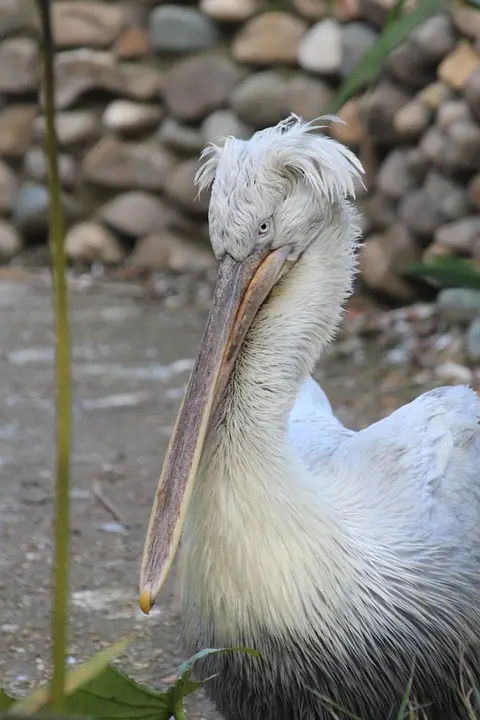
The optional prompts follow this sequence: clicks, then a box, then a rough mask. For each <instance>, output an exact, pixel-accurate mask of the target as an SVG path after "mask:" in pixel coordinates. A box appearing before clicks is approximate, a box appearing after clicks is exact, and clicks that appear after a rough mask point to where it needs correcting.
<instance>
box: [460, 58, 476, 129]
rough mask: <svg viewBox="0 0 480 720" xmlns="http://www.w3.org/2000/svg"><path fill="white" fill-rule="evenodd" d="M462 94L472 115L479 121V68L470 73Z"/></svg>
mask: <svg viewBox="0 0 480 720" xmlns="http://www.w3.org/2000/svg"><path fill="white" fill-rule="evenodd" d="M463 94H464V97H465V100H466V101H467V103H468V105H469V107H470V109H471V111H472V113H473V115H474V116H475V118H476V119H477V120H480V68H475V70H474V71H473V72H472V73H470V75H469V77H468V79H467V81H466V83H465V86H464V88H463Z"/></svg>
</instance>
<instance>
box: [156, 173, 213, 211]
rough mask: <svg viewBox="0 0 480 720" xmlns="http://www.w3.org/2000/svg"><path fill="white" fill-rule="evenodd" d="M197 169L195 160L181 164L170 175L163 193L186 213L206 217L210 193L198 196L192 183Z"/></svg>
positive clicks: (196, 189)
mask: <svg viewBox="0 0 480 720" xmlns="http://www.w3.org/2000/svg"><path fill="white" fill-rule="evenodd" d="M198 167H199V164H198V160H196V159H191V160H185V161H184V162H181V163H180V164H179V165H178V166H177V167H176V169H175V170H174V172H173V173H172V174H171V175H170V177H169V179H168V184H167V186H166V187H165V192H166V194H167V195H168V197H169V198H171V199H172V200H174V201H175V202H176V203H178V205H180V207H181V208H183V209H184V210H186V211H187V212H189V213H191V214H194V215H206V214H207V212H208V204H209V201H210V193H209V192H202V193H200V196H198V188H197V187H195V185H194V182H193V179H194V177H195V173H196V172H197V170H198ZM197 196H198V197H197Z"/></svg>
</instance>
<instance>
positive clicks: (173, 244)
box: [128, 230, 215, 272]
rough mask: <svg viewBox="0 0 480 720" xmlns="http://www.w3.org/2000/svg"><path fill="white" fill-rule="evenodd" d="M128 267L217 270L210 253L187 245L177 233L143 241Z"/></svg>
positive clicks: (189, 243) (168, 232) (155, 234)
mask: <svg viewBox="0 0 480 720" xmlns="http://www.w3.org/2000/svg"><path fill="white" fill-rule="evenodd" d="M128 264H129V265H131V266H132V267H136V268H139V269H142V270H161V269H165V268H168V269H169V270H174V271H176V272H185V271H187V270H188V271H190V272H191V271H194V272H199V271H204V270H208V269H210V268H211V267H214V266H215V258H214V256H213V254H212V252H211V251H210V250H207V249H206V248H202V247H198V246H197V245H194V244H193V243H192V242H187V241H186V240H185V239H184V238H183V237H181V236H180V235H178V234H177V233H172V232H171V231H169V230H162V231H160V232H154V233H151V234H150V235H147V236H146V237H144V238H141V239H140V240H139V241H138V243H137V245H136V247H135V251H134V253H133V254H132V255H131V257H130V258H129V261H128Z"/></svg>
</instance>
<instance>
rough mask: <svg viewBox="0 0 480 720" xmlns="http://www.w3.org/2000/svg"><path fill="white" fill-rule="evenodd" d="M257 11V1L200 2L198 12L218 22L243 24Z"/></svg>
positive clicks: (225, 0)
mask: <svg viewBox="0 0 480 720" xmlns="http://www.w3.org/2000/svg"><path fill="white" fill-rule="evenodd" d="M258 9H259V1H258V0H201V2H200V10H201V11H202V12H204V13H205V14H206V15H209V16H210V17H212V18H214V19H215V20H219V21H220V22H244V21H245V20H248V18H250V17H252V15H254V14H255V13H256V11H257V10H258Z"/></svg>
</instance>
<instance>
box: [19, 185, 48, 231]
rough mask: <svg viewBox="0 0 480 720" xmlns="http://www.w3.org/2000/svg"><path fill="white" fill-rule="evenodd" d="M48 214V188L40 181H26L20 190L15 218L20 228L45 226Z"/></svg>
mask: <svg viewBox="0 0 480 720" xmlns="http://www.w3.org/2000/svg"><path fill="white" fill-rule="evenodd" d="M47 214H48V190H47V188H46V187H45V186H44V185H40V184H38V183H32V182H28V183H24V184H23V185H22V186H21V187H20V190H19V192H18V195H17V198H16V202H15V206H14V208H13V218H14V220H15V224H16V225H17V227H18V228H20V229H30V228H33V227H37V226H45V224H46V222H47Z"/></svg>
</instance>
